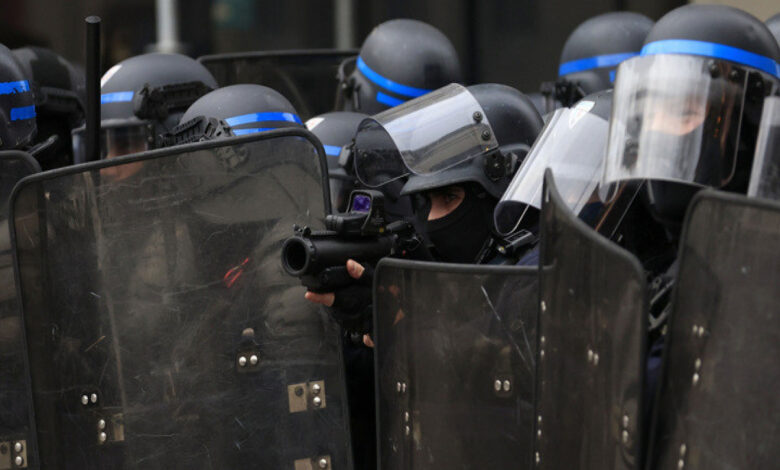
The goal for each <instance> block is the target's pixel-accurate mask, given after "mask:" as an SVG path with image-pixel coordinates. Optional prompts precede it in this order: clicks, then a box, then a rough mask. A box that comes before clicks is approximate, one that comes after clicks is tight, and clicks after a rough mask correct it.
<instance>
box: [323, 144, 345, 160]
mask: <svg viewBox="0 0 780 470" xmlns="http://www.w3.org/2000/svg"><path fill="white" fill-rule="evenodd" d="M322 148H324V149H325V155H330V156H331V157H338V156H339V154H341V147H339V146H337V145H323V146H322Z"/></svg>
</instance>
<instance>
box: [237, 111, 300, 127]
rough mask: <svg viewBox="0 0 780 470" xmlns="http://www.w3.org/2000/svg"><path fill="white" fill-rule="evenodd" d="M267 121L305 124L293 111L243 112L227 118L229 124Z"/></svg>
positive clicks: (239, 124) (238, 124)
mask: <svg viewBox="0 0 780 470" xmlns="http://www.w3.org/2000/svg"><path fill="white" fill-rule="evenodd" d="M266 121H287V122H295V123H298V124H301V125H303V122H302V121H301V118H299V117H298V116H296V115H295V114H293V113H275V112H269V113H251V114H243V115H241V116H233V117H230V118H227V119H225V122H226V123H227V124H228V126H241V125H243V124H251V123H254V122H266Z"/></svg>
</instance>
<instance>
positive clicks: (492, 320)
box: [374, 259, 539, 470]
mask: <svg viewBox="0 0 780 470" xmlns="http://www.w3.org/2000/svg"><path fill="white" fill-rule="evenodd" d="M537 280H538V273H537V270H536V268H531V267H515V266H471V265H455V264H439V263H421V262H413V261H402V260H392V259H385V260H383V261H382V262H381V263H380V264H379V267H378V269H377V273H376V279H375V304H374V306H375V312H374V340H375V344H376V350H375V360H376V377H377V382H376V390H377V408H378V411H377V418H378V423H377V441H378V455H379V457H378V459H379V464H380V466H379V468H381V469H382V470H401V469H404V470H416V469H433V468H436V469H438V468H444V469H446V468H452V469H455V468H496V469H498V468H522V467H523V464H524V463H525V464H530V462H531V460H530V459H531V454H532V450H533V439H532V436H533V392H534V386H533V380H534V369H535V365H534V361H535V360H536V359H535V356H536V353H535V350H536V347H535V346H536V345H535V338H536V318H537V309H538V307H537V306H538V295H539V293H538V282H537Z"/></svg>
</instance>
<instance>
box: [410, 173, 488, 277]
mask: <svg viewBox="0 0 780 470" xmlns="http://www.w3.org/2000/svg"><path fill="white" fill-rule="evenodd" d="M490 199H491V198H490V197H488V196H485V197H479V196H477V195H475V194H474V193H473V192H472V191H470V190H469V189H467V190H466V196H465V198H464V199H463V201H462V202H461V203H460V205H459V206H458V207H457V208H456V209H455V210H454V211H452V213H450V214H447V215H446V216H444V217H442V218H440V219H436V220H429V221H426V223H425V228H426V233H427V235H428V239H429V240H430V242H431V243H432V244H433V247H434V249H435V250H436V253H437V254H438V255H439V258H440V259H441V261H444V262H447V263H473V262H474V260H475V259H476V258H477V255H479V252H480V250H481V249H482V247H483V246H484V245H485V241H486V240H487V239H488V237H489V236H490V224H491V215H492V213H493V206H495V204H494V202H495V201H491V200H490Z"/></svg>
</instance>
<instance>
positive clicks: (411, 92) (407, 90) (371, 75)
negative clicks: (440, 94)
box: [357, 56, 433, 98]
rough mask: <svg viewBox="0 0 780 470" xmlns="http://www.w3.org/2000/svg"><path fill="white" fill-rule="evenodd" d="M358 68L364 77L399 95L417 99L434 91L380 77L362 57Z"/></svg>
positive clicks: (358, 62)
mask: <svg viewBox="0 0 780 470" xmlns="http://www.w3.org/2000/svg"><path fill="white" fill-rule="evenodd" d="M357 68H358V70H360V71H361V72H362V73H363V75H365V76H366V78H368V79H369V80H371V81H372V82H374V83H376V84H377V85H379V86H381V87H382V88H384V89H385V90H388V91H392V92H393V93H395V94H397V95H403V96H409V97H411V98H417V97H418V96H422V95H424V94H426V93H430V92H432V91H433V90H426V89H425V88H415V87H411V86H406V85H401V84H400V83H396V82H394V81H392V80H390V79H389V78H385V77H383V76H381V75H379V74H378V73H376V72H374V71H373V70H371V67H369V66H368V65H367V64H366V63H365V62H364V61H363V58H362V57H360V56H358V59H357Z"/></svg>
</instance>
